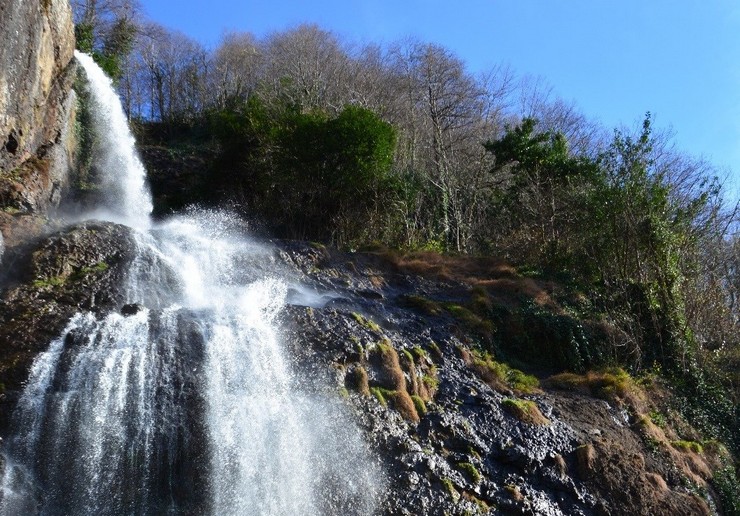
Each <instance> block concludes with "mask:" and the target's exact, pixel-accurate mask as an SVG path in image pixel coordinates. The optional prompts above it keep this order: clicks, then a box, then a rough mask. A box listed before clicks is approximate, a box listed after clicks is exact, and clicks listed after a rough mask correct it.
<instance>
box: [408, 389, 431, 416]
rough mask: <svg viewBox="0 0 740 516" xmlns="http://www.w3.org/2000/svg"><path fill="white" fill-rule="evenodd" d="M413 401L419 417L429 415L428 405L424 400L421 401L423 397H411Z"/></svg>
mask: <svg viewBox="0 0 740 516" xmlns="http://www.w3.org/2000/svg"><path fill="white" fill-rule="evenodd" d="M411 400H412V401H413V402H414V407H416V412H417V413H418V414H419V416H424V415H426V413H427V404H426V403H424V400H423V399H421V396H417V395H416V394H412V395H411Z"/></svg>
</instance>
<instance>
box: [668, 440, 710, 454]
mask: <svg viewBox="0 0 740 516" xmlns="http://www.w3.org/2000/svg"><path fill="white" fill-rule="evenodd" d="M671 446H673V447H674V448H676V449H677V450H681V451H682V452H690V451H691V452H694V453H703V452H704V447H703V446H702V445H701V444H700V443H697V442H696V441H671Z"/></svg>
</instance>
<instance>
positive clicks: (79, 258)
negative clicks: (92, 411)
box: [0, 222, 135, 431]
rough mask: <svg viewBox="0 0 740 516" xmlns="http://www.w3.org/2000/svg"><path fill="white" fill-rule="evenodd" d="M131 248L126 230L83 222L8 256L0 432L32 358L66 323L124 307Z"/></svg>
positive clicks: (1, 320) (1, 329) (1, 299)
mask: <svg viewBox="0 0 740 516" xmlns="http://www.w3.org/2000/svg"><path fill="white" fill-rule="evenodd" d="M134 246H135V242H134V240H133V237H132V234H131V230H130V229H128V228H126V227H125V226H121V225H118V224H112V223H102V222H86V223H82V224H78V225H76V226H72V227H71V228H68V229H66V230H64V231H61V232H59V233H56V234H53V235H51V236H48V237H46V238H43V239H41V240H39V241H37V242H36V243H34V244H30V245H28V246H26V247H25V248H23V249H19V250H16V251H15V252H14V253H13V255H12V256H9V257H7V258H8V260H7V261H6V263H7V269H6V270H5V272H6V275H5V277H4V285H3V289H2V291H0V378H2V379H3V383H4V384H5V396H3V397H2V399H0V431H1V430H2V426H3V425H4V424H6V423H7V421H8V420H9V417H8V415H7V410H9V407H10V406H12V403H13V401H14V400H15V397H16V396H17V395H18V392H19V389H20V388H21V385H22V382H23V381H24V380H25V378H26V375H27V374H28V369H29V367H30V365H31V362H32V361H33V358H34V357H35V356H36V354H38V353H39V352H41V351H43V350H45V349H46V348H47V346H48V345H49V343H50V342H51V341H52V339H54V338H56V337H58V336H59V335H60V333H61V332H62V330H63V329H64V327H65V326H66V324H67V322H68V321H69V319H70V318H71V317H72V316H73V315H74V314H75V313H77V312H81V311H93V312H97V313H107V312H108V311H111V310H114V309H116V308H118V307H119V306H121V305H122V304H123V302H124V297H125V293H124V292H122V289H121V285H122V284H123V279H124V275H125V274H127V272H126V271H127V270H128V264H129V263H130V262H131V260H132V258H133V254H132V250H133V249H134ZM70 338H72V337H70Z"/></svg>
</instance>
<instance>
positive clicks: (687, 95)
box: [141, 0, 740, 190]
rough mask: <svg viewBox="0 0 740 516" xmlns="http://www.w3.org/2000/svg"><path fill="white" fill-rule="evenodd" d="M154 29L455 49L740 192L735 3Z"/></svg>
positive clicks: (268, 4) (284, 3)
mask: <svg viewBox="0 0 740 516" xmlns="http://www.w3.org/2000/svg"><path fill="white" fill-rule="evenodd" d="M141 4H142V6H143V8H144V11H145V14H146V15H148V17H149V18H151V19H152V20H154V21H156V22H158V23H161V24H162V25H165V26H167V27H169V28H172V29H177V30H180V31H182V32H183V33H185V34H187V35H189V36H191V37H193V38H195V39H197V40H199V41H201V42H202V43H204V44H205V45H206V46H209V47H213V46H215V45H216V44H217V42H218V40H219V38H220V36H221V34H222V33H223V32H224V31H229V30H236V31H249V32H252V33H254V34H255V35H257V36H263V35H265V34H269V33H270V32H273V31H277V30H282V29H286V28H289V27H292V26H295V25H297V24H299V23H303V22H313V23H317V24H318V25H320V26H321V27H322V28H325V29H328V30H331V31H333V32H335V33H337V34H338V35H340V36H342V37H344V38H345V39H347V40H349V41H354V42H358V43H362V42H378V43H384V42H385V43H390V42H393V41H396V40H398V39H401V38H403V37H406V36H415V37H418V38H419V39H421V40H423V41H429V42H433V43H439V44H442V45H444V46H445V47H447V48H449V49H451V50H453V51H454V52H455V53H457V55H458V56H459V57H461V58H462V59H463V60H464V61H465V62H467V63H468V66H469V69H470V70H471V71H473V72H475V71H483V70H486V69H487V68H491V67H492V66H494V65H496V64H499V63H507V64H509V65H510V66H511V68H512V69H513V70H514V71H515V72H517V73H518V74H531V75H536V76H542V77H544V78H545V79H546V80H547V82H548V83H549V84H551V85H552V87H553V92H554V93H555V94H557V95H558V96H560V97H562V98H564V99H565V100H568V101H571V100H572V101H575V103H576V104H577V105H578V106H579V107H580V109H581V110H582V111H583V112H584V113H585V114H586V115H588V116H589V117H591V118H593V119H596V120H599V121H601V122H602V123H603V124H605V125H606V126H607V127H616V126H619V125H621V124H626V125H630V126H631V125H633V124H634V123H635V122H637V121H638V120H641V119H642V116H643V115H644V113H645V112H646V111H651V112H652V113H653V114H654V115H655V121H656V125H657V126H658V127H662V128H672V129H673V131H674V132H675V141H676V142H677V144H678V146H679V147H680V148H681V149H683V150H685V151H687V152H689V153H691V154H693V155H695V156H704V157H706V158H707V159H709V160H710V161H711V162H712V163H714V164H715V165H717V166H718V167H719V168H720V169H721V170H722V171H724V172H732V183H733V187H732V189H733V190H738V189H739V188H740V2H738V1H737V0H619V1H617V0H458V1H449V0H447V1H438V0H394V1H390V0H375V1H370V0H342V1H340V0H323V1H321V2H306V1H301V0H293V1H288V0H270V1H265V0H208V1H207V2H203V1H202V0H198V1H196V0H179V1H173V0H141Z"/></svg>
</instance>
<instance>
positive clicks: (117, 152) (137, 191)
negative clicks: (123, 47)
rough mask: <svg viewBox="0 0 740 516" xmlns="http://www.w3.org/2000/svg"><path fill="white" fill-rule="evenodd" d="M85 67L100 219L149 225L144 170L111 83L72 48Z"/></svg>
mask: <svg viewBox="0 0 740 516" xmlns="http://www.w3.org/2000/svg"><path fill="white" fill-rule="evenodd" d="M75 58H76V59H77V61H78V62H79V63H80V64H81V65H82V67H83V68H84V69H85V73H86V74H87V80H88V84H89V89H90V94H91V100H92V103H93V105H92V106H91V108H92V113H93V120H92V122H93V126H94V127H93V128H92V129H93V132H94V134H95V135H96V140H97V141H96V146H95V147H96V152H95V160H96V165H97V167H98V169H99V170H100V171H101V172H102V177H101V178H100V181H101V185H100V187H101V189H102V191H103V193H104V205H103V206H101V207H100V208H101V209H102V210H104V211H101V213H105V215H104V216H103V218H105V219H106V220H112V221H114V222H120V223H122V224H126V225H127V226H131V227H134V228H137V229H146V228H148V227H149V215H150V214H151V212H152V198H151V195H150V194H149V189H148V188H147V185H146V170H145V168H144V165H143V164H142V163H141V160H140V159H139V157H138V156H137V154H136V142H135V140H134V137H133V135H132V134H131V131H130V130H129V127H128V122H127V121H126V115H125V114H124V112H123V107H122V106H121V101H120V99H119V98H118V95H117V94H116V92H115V90H114V89H113V83H112V82H111V80H110V78H109V77H107V76H106V75H105V73H104V72H103V70H101V69H100V67H99V66H98V65H97V64H95V61H93V59H92V57H90V56H89V55H87V54H83V53H81V52H79V51H77V50H75Z"/></svg>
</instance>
